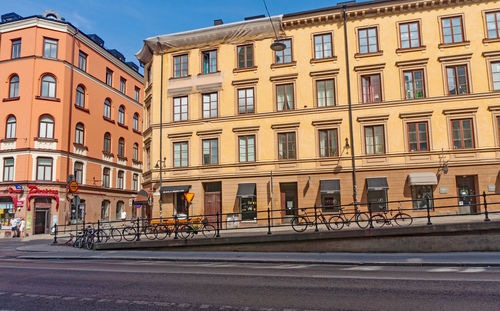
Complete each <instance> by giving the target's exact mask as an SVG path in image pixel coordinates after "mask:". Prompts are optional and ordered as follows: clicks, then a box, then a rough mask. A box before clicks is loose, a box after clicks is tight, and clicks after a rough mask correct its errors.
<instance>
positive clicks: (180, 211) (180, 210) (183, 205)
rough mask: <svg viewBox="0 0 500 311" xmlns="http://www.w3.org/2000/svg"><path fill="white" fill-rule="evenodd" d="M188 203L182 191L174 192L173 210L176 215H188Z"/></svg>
mask: <svg viewBox="0 0 500 311" xmlns="http://www.w3.org/2000/svg"><path fill="white" fill-rule="evenodd" d="M188 206H189V203H188V202H187V200H186V197H185V196H184V193H182V192H178V193H176V194H175V211H176V214H177V216H178V217H187V216H189V210H188Z"/></svg>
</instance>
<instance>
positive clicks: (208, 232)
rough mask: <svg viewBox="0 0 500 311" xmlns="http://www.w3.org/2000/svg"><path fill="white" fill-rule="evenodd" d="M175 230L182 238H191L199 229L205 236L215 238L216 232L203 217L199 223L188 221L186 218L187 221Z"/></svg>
mask: <svg viewBox="0 0 500 311" xmlns="http://www.w3.org/2000/svg"><path fill="white" fill-rule="evenodd" d="M177 231H178V233H179V235H180V237H181V238H183V239H189V238H193V237H194V236H195V235H197V234H198V232H200V231H201V233H202V234H203V236H204V237H206V238H215V235H216V233H217V232H216V230H215V227H214V226H213V225H212V224H210V223H209V222H208V220H207V219H206V218H204V219H203V220H202V221H201V222H200V223H193V222H189V219H188V222H187V223H186V224H183V225H181V226H180V227H179V228H178V230H177Z"/></svg>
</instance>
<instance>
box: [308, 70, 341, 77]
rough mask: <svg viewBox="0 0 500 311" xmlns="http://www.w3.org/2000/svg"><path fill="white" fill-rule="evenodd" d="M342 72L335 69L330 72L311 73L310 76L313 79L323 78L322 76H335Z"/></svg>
mask: <svg viewBox="0 0 500 311" xmlns="http://www.w3.org/2000/svg"><path fill="white" fill-rule="evenodd" d="M339 72H340V69H339V68H334V69H330V70H320V71H311V72H310V73H309V75H310V76H311V77H321V76H334V75H337V74H338V73H339Z"/></svg>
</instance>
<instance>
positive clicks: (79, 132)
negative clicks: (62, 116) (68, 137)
mask: <svg viewBox="0 0 500 311" xmlns="http://www.w3.org/2000/svg"><path fill="white" fill-rule="evenodd" d="M83 138H84V127H83V124H81V123H78V124H77V125H76V128H75V144H79V145H83V141H84V140H83Z"/></svg>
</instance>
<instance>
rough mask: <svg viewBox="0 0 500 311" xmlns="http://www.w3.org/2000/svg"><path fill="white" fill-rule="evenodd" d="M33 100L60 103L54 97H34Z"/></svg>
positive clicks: (58, 99)
mask: <svg viewBox="0 0 500 311" xmlns="http://www.w3.org/2000/svg"><path fill="white" fill-rule="evenodd" d="M35 98H36V99H41V100H48V101H52V102H60V101H61V99H60V98H56V97H46V96H35Z"/></svg>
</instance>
